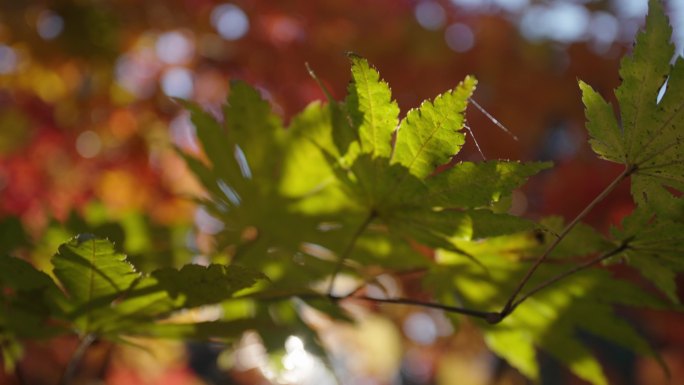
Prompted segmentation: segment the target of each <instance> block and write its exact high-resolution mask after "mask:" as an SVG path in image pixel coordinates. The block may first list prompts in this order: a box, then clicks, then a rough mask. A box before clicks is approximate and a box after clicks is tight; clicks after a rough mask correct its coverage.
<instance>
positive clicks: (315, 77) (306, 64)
mask: <svg viewBox="0 0 684 385" xmlns="http://www.w3.org/2000/svg"><path fill="white" fill-rule="evenodd" d="M304 66H305V67H306V70H307V72H309V76H311V78H312V79H313V80H314V81H315V82H316V83H317V84H318V86H319V87H320V88H321V90H322V91H323V94H325V97H326V99H328V102H330V103H332V102H334V101H335V99H334V98H333V97H332V94H331V93H330V91H328V88H327V87H326V86H325V84H323V82H322V81H321V79H320V78H319V77H318V75H316V73H315V72H314V70H313V69H312V68H311V66H310V65H309V63H308V62H306V63H304Z"/></svg>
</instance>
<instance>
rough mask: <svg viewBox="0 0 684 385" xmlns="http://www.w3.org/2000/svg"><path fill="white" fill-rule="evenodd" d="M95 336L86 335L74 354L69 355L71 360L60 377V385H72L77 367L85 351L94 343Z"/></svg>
mask: <svg viewBox="0 0 684 385" xmlns="http://www.w3.org/2000/svg"><path fill="white" fill-rule="evenodd" d="M95 338H96V336H95V335H94V334H92V333H91V334H86V336H85V337H83V339H82V340H81V343H80V344H78V347H77V348H76V350H75V351H74V354H72V355H71V359H70V360H69V363H68V364H67V367H66V369H65V370H64V374H63V375H62V378H61V379H60V381H59V384H60V385H70V384H71V383H73V379H74V375H75V374H76V369H78V365H79V364H80V363H81V361H82V360H83V357H84V356H85V353H86V351H87V350H88V348H89V347H90V345H92V344H93V342H95Z"/></svg>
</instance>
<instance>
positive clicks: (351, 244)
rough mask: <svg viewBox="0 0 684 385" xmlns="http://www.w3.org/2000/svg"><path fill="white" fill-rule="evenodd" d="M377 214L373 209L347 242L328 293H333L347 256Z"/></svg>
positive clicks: (333, 274)
mask: <svg viewBox="0 0 684 385" xmlns="http://www.w3.org/2000/svg"><path fill="white" fill-rule="evenodd" d="M377 216H378V214H377V212H375V210H372V211H371V212H370V213H368V216H367V217H366V219H364V220H363V222H362V223H361V225H360V226H359V227H358V228H357V229H356V231H355V232H354V234H353V235H352V237H351V239H350V240H349V243H347V247H345V248H344V250H343V251H342V253H341V254H340V256H339V258H338V260H337V264H336V265H335V270H333V273H332V276H331V277H330V283H329V284H328V295H331V294H332V293H333V289H334V288H335V278H337V275H338V274H339V273H340V271H341V270H342V266H344V261H345V260H346V259H347V257H349V254H351V252H352V250H353V249H354V246H355V245H356V241H357V240H358V239H359V237H360V236H361V234H362V233H363V232H364V231H365V230H366V228H367V227H368V225H369V224H370V223H371V222H372V221H373V219H375V218H376V217H377Z"/></svg>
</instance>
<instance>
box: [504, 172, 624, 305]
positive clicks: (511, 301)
mask: <svg viewBox="0 0 684 385" xmlns="http://www.w3.org/2000/svg"><path fill="white" fill-rule="evenodd" d="M636 169H637V167H636V166H627V167H625V169H624V171H622V173H620V175H618V176H617V177H616V178H615V179H614V180H613V181H612V182H611V183H610V184H609V185H608V186H607V187H606V188H605V189H604V190H603V191H602V192H601V193H600V194H599V195H598V196H597V197H596V198H594V200H593V201H591V203H589V204H588V205H587V207H585V208H584V210H582V212H580V213H579V214H577V216H576V217H575V219H573V220H572V222H570V223H568V224H567V225H566V226H565V228H564V229H563V231H561V232H560V234H558V237H557V238H555V239H554V240H553V242H551V244H549V246H548V247H547V248H546V250H544V252H543V253H542V254H541V255H540V256H539V258H537V260H536V261H535V262H534V264H532V266H531V267H530V268H529V270H527V273H525V276H524V277H523V278H522V279H521V280H520V282H519V283H518V286H517V287H516V288H515V290H513V293H511V296H510V297H509V298H508V301H507V302H506V305H505V306H504V307H503V309H502V310H501V316H502V317H506V316H507V315H508V314H510V312H511V311H512V310H513V309H512V308H513V304H514V303H515V302H516V298H517V296H518V294H520V292H521V291H522V289H523V288H524V287H525V284H527V282H528V281H529V280H530V278H531V277H532V274H534V272H535V271H536V270H537V268H539V266H540V265H541V264H542V263H543V262H544V261H545V260H546V258H547V257H548V256H549V254H551V252H552V251H553V250H554V249H555V248H556V246H558V244H559V243H561V241H562V240H563V239H564V238H565V236H566V235H568V233H569V232H570V231H571V230H572V229H573V228H574V227H575V225H577V223H579V222H580V221H581V220H582V219H584V217H586V216H587V214H589V212H590V211H591V210H592V209H593V208H594V207H596V205H597V204H598V203H599V202H601V201H602V200H603V199H605V197H606V196H608V194H610V193H611V192H613V190H615V188H616V187H617V186H618V185H619V184H620V182H622V181H623V180H625V179H626V178H627V177H629V176H630V175H631V174H632V173H633V172H634V171H636Z"/></svg>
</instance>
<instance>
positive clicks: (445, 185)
mask: <svg viewBox="0 0 684 385" xmlns="http://www.w3.org/2000/svg"><path fill="white" fill-rule="evenodd" d="M351 73H352V82H351V84H350V87H349V90H350V95H349V97H347V100H346V102H345V110H346V111H347V112H348V114H349V116H350V121H351V125H352V128H353V129H354V130H355V131H357V132H358V137H359V139H358V140H359V143H358V145H353V144H352V145H351V146H350V147H349V148H350V149H351V150H349V152H348V153H347V154H343V156H341V157H337V158H336V157H335V156H334V154H335V152H334V151H328V154H330V155H329V157H328V159H329V160H332V167H333V168H335V169H337V170H338V172H337V174H336V175H337V177H338V179H339V181H340V182H341V183H342V185H343V188H344V191H345V193H346V194H347V195H348V196H349V197H350V199H351V200H352V201H354V202H356V204H357V206H358V207H359V208H360V209H361V210H363V211H366V212H367V213H370V214H369V215H370V216H372V217H374V219H375V218H377V222H380V223H382V224H384V225H385V226H386V227H387V229H388V231H389V233H391V234H394V235H395V236H397V237H399V238H404V239H409V240H412V241H418V242H419V243H423V244H425V245H428V246H431V247H437V248H446V249H452V250H456V249H455V245H454V241H455V240H456V239H463V238H466V239H470V238H473V237H475V238H483V237H488V236H495V235H500V234H504V233H511V232H516V231H521V230H525V229H529V228H531V227H533V225H532V223H531V222H528V221H525V220H523V219H521V218H517V217H512V216H508V215H506V214H496V213H494V212H492V211H491V209H492V205H493V204H494V203H496V202H497V201H499V200H500V199H501V198H502V197H505V196H507V195H509V194H510V193H511V191H512V190H513V189H514V188H516V187H518V186H520V185H521V184H522V183H523V182H524V181H525V180H526V179H527V178H528V177H529V176H531V175H533V174H535V173H537V172H538V171H540V170H542V169H544V168H547V167H548V166H549V165H548V164H546V163H529V164H523V163H519V162H509V161H488V162H483V163H471V162H462V163H459V164H457V165H456V166H454V167H452V168H449V169H447V170H445V171H443V172H441V173H438V174H436V175H433V174H434V173H435V170H436V168H437V167H438V166H441V165H444V164H446V163H448V162H449V160H450V159H451V157H452V156H454V155H455V154H457V153H458V152H459V150H460V149H461V147H462V145H463V143H464V141H465V134H464V133H463V128H464V113H465V109H466V107H467V105H468V99H469V98H470V96H471V95H472V93H473V91H474V89H475V86H476V84H477V82H476V80H475V79H474V78H473V77H466V79H465V80H464V81H463V82H461V83H460V84H459V85H458V86H457V87H456V88H455V89H453V90H450V91H447V92H445V93H443V94H441V95H439V96H437V97H436V98H434V99H433V100H432V101H425V102H423V103H422V104H421V106H420V107H419V108H416V109H413V110H410V111H409V112H408V113H407V115H406V117H405V118H404V119H402V120H401V121H399V120H398V118H397V116H398V114H399V110H398V108H397V105H396V102H394V101H393V100H392V98H391V92H390V89H389V86H388V85H387V84H386V83H385V82H384V81H383V80H382V79H381V78H380V75H379V74H378V72H377V71H376V70H375V69H374V68H373V67H371V66H370V65H369V64H368V62H367V61H366V60H365V59H363V58H360V57H357V56H354V57H352V70H351ZM393 134H395V135H396V139H395V144H394V147H391V142H392V135H393ZM357 149H358V150H357ZM337 153H339V154H342V151H341V149H339V148H338V149H337ZM358 222H361V220H359V221H358Z"/></svg>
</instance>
